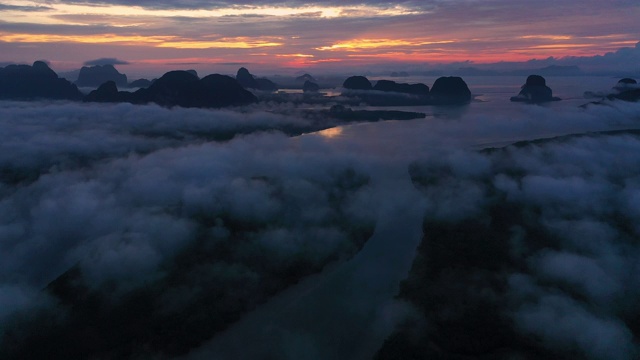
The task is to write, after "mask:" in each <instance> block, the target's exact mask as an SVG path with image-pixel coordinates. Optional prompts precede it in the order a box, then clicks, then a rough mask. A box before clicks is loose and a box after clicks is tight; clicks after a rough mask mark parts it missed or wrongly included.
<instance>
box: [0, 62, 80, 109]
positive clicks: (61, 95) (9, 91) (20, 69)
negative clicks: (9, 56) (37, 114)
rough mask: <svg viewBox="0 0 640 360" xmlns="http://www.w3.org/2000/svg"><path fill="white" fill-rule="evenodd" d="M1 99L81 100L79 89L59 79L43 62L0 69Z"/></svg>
mask: <svg viewBox="0 0 640 360" xmlns="http://www.w3.org/2000/svg"><path fill="white" fill-rule="evenodd" d="M0 99H16V100H32V99H67V100H80V99H82V93H81V92H80V91H79V90H78V87H77V86H75V85H73V84H72V83H70V82H69V81H67V80H66V79H62V78H59V77H58V75H57V74H56V73H55V71H53V70H51V69H50V68H49V66H48V65H47V64H46V63H44V62H42V61H36V62H34V63H33V66H29V65H9V66H7V67H5V68H0Z"/></svg>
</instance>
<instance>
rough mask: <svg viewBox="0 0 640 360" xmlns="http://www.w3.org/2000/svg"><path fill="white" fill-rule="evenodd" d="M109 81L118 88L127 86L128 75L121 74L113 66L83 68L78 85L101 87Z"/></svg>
mask: <svg viewBox="0 0 640 360" xmlns="http://www.w3.org/2000/svg"><path fill="white" fill-rule="evenodd" d="M107 81H113V82H115V84H116V85H117V86H120V87H126V86H127V75H125V74H121V73H120V72H119V71H118V70H116V68H115V67H113V65H96V66H83V67H82V69H80V74H79V75H78V80H77V81H76V85H78V86H86V87H91V86H100V85H101V84H104V83H105V82H107Z"/></svg>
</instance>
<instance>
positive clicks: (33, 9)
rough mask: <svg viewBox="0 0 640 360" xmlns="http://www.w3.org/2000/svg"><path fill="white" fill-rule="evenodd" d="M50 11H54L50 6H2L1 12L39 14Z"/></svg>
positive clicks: (0, 5) (0, 6) (0, 7)
mask: <svg viewBox="0 0 640 360" xmlns="http://www.w3.org/2000/svg"><path fill="white" fill-rule="evenodd" d="M50 10H53V8H51V7H49V6H19V5H7V4H0V11H27V12H39V11H50Z"/></svg>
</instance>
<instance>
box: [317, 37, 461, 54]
mask: <svg viewBox="0 0 640 360" xmlns="http://www.w3.org/2000/svg"><path fill="white" fill-rule="evenodd" d="M454 42H455V41H454V40H439V41H429V40H403V39H353V40H348V41H341V42H338V43H336V44H333V45H331V46H322V47H319V48H316V50H321V51H335V50H343V51H357V50H361V49H379V48H389V47H399V46H408V47H419V46H424V45H434V44H449V43H454Z"/></svg>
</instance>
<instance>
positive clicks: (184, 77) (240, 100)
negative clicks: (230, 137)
mask: <svg viewBox="0 0 640 360" xmlns="http://www.w3.org/2000/svg"><path fill="white" fill-rule="evenodd" d="M84 101H85V102H129V103H132V104H148V103H155V104H158V105H161V106H166V107H173V106H180V107H186V108H192V107H197V108H219V107H225V106H236V105H246V104H250V103H253V102H256V101H257V98H256V97H255V96H254V95H253V94H252V93H251V92H249V91H247V90H245V89H243V88H242V86H240V84H239V83H238V82H237V81H236V80H235V79H234V78H232V77H229V76H225V75H219V74H213V75H208V76H205V77H204V78H202V79H198V77H197V76H196V75H194V74H193V73H191V72H188V71H170V72H168V73H166V74H164V75H163V76H162V77H161V78H160V79H158V80H156V81H155V82H154V83H153V84H151V85H150V86H149V87H148V88H143V89H139V90H138V91H135V92H127V91H118V89H117V87H116V84H115V83H114V82H107V83H105V84H103V85H101V86H100V87H99V88H98V89H97V90H94V91H92V92H91V93H89V95H87V96H86V97H85V99H84Z"/></svg>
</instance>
